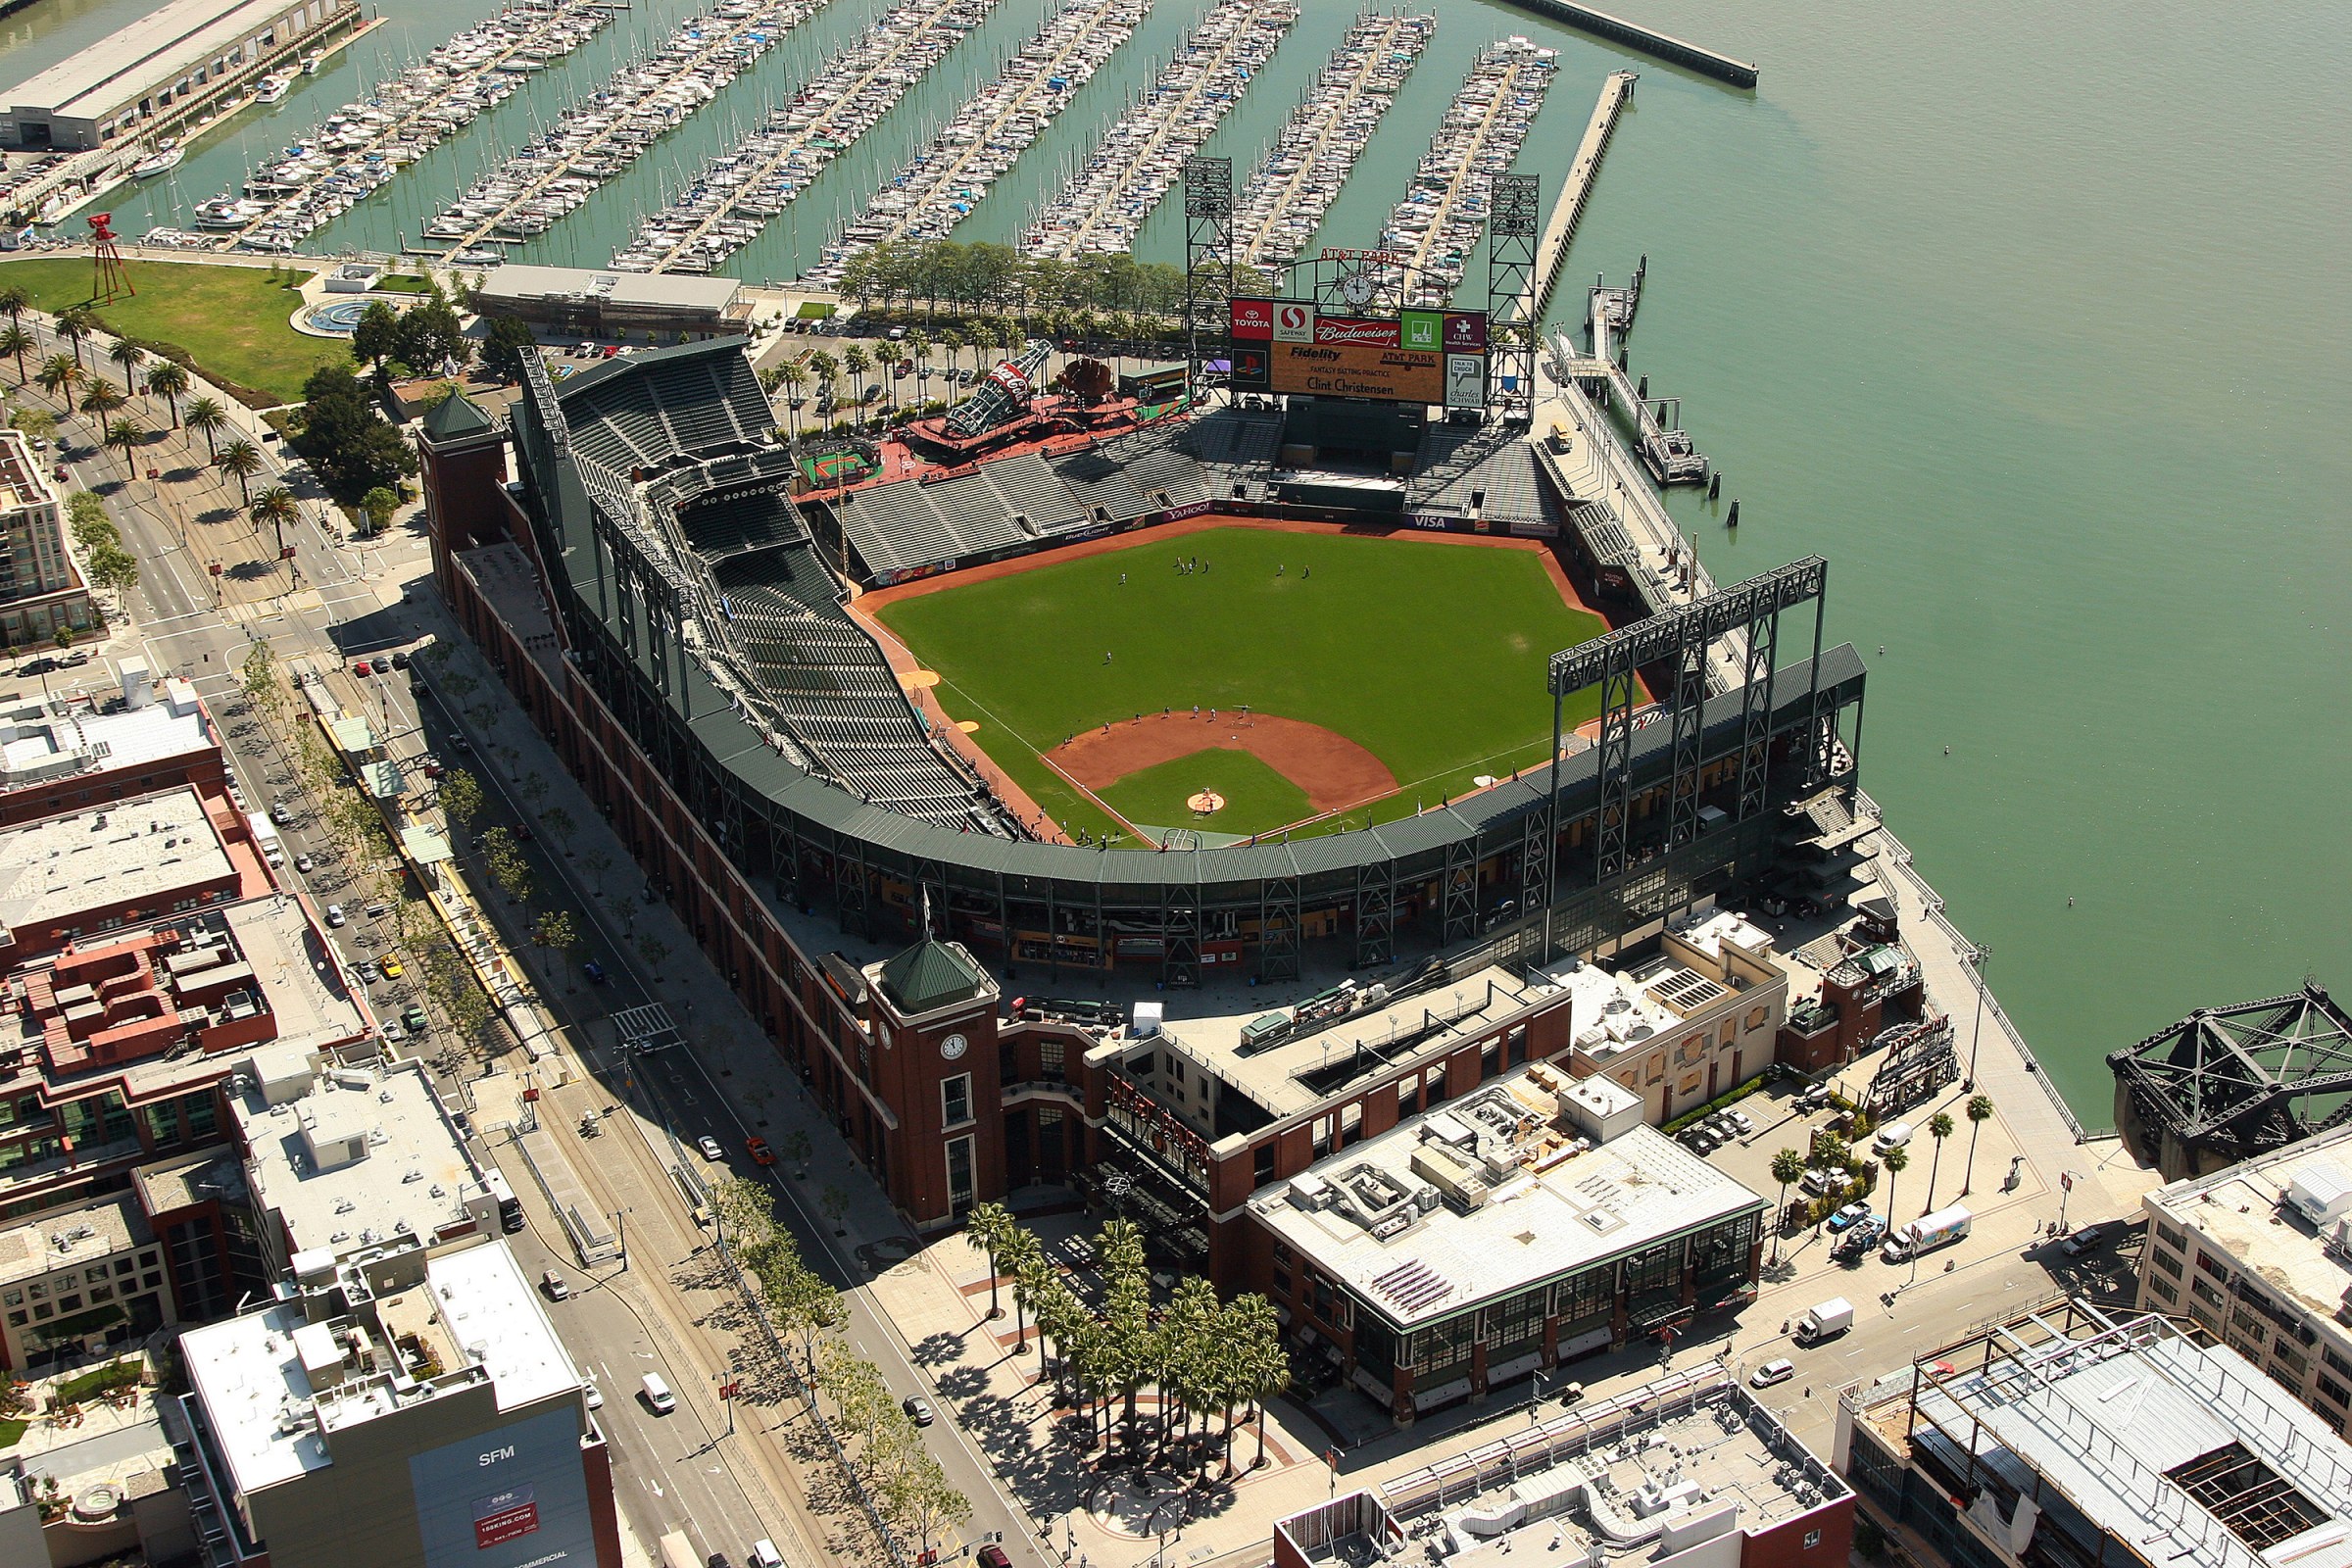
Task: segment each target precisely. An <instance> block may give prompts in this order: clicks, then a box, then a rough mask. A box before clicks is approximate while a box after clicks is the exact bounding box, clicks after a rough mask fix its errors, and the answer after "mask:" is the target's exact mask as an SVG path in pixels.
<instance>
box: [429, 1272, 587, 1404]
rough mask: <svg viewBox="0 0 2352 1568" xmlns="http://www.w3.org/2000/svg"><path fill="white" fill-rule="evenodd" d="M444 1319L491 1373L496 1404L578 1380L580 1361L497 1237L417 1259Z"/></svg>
mask: <svg viewBox="0 0 2352 1568" xmlns="http://www.w3.org/2000/svg"><path fill="white" fill-rule="evenodd" d="M424 1279H425V1285H426V1287H427V1288H428V1289H430V1290H431V1291H432V1293H433V1296H434V1298H435V1299H438V1300H439V1301H440V1302H441V1307H440V1312H441V1319H442V1322H443V1324H444V1325H445V1326H446V1327H447V1328H448V1329H449V1331H450V1336H451V1338H452V1339H453V1340H455V1341H456V1343H457V1345H458V1347H459V1348H460V1349H462V1350H463V1351H465V1353H466V1357H467V1358H468V1360H469V1361H470V1362H471V1363H472V1364H473V1365H475V1366H478V1367H480V1368H481V1369H482V1370H483V1371H485V1372H487V1373H489V1374H490V1381H491V1384H492V1386H493V1387H494V1388H496V1389H497V1391H498V1407H499V1409H500V1410H502V1411H505V1410H513V1409H515V1408H517V1407H519V1406H521V1405H525V1404H531V1403H534V1402H536V1401H537V1400H540V1399H546V1398H552V1397H555V1396H557V1395H559V1394H565V1393H568V1392H570V1391H571V1390H574V1389H577V1388H578V1387H579V1386H580V1373H579V1368H577V1367H575V1366H573V1365H572V1361H571V1356H570V1354H569V1353H568V1352H566V1351H565V1350H564V1342H563V1340H562V1339H561V1338H559V1337H558V1336H557V1334H556V1326H555V1324H554V1323H552V1322H551V1321H549V1319H548V1315H547V1307H546V1305H545V1304H544V1303H543V1302H542V1301H541V1300H540V1299H539V1293H538V1291H537V1290H536V1289H535V1288H534V1287H533V1286H532V1284H531V1282H530V1280H529V1279H527V1278H526V1277H525V1276H524V1274H523V1272H522V1265H521V1264H520V1263H519V1262H517V1261H516V1260H515V1252H514V1250H513V1249H512V1248H510V1247H509V1246H508V1245H507V1244H506V1243H505V1242H504V1241H503V1240H502V1241H495V1242H490V1243H487V1244H485V1245H483V1246H480V1247H467V1248H462V1249H460V1250H457V1251H454V1252H443V1253H441V1254H439V1255H438V1256H436V1257H434V1258H432V1259H430V1260H429V1261H428V1262H426V1264H425V1265H424Z"/></svg>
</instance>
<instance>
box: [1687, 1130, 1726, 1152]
mask: <svg viewBox="0 0 2352 1568" xmlns="http://www.w3.org/2000/svg"><path fill="white" fill-rule="evenodd" d="M1682 1140H1683V1142H1684V1143H1685V1144H1686V1145H1688V1146H1689V1147H1690V1149H1691V1152H1692V1153H1695V1154H1711V1153H1713V1152H1715V1148H1716V1145H1717V1144H1719V1143H1720V1142H1721V1140H1720V1139H1718V1138H1717V1137H1716V1136H1715V1135H1714V1134H1713V1133H1711V1132H1709V1131H1707V1130H1706V1128H1704V1127H1686V1128H1684V1129H1683V1131H1682Z"/></svg>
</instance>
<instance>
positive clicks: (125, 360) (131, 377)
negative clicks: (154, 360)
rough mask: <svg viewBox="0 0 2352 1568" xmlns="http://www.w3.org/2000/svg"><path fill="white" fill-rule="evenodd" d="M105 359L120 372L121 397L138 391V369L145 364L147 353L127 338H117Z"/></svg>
mask: <svg viewBox="0 0 2352 1568" xmlns="http://www.w3.org/2000/svg"><path fill="white" fill-rule="evenodd" d="M106 357H107V358H108V359H110V360H112V361H114V362H115V368H116V369H118V370H120V371H122V372H123V395H124V396H126V397H127V396H129V395H130V394H132V393H135V392H136V391H138V389H139V388H138V378H139V367H140V366H142V365H145V364H146V363H147V351H146V350H145V349H143V348H141V347H139V346H138V344H136V343H134V342H132V341H131V340H130V339H129V338H126V337H119V338H117V339H115V341H114V342H113V344H112V345H110V346H109V347H108V349H107V351H106Z"/></svg>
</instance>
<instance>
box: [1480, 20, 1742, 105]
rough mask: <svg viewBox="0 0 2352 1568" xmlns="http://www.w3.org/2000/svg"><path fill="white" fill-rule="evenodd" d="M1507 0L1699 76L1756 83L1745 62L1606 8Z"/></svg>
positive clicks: (1734, 84) (1731, 81)
mask: <svg viewBox="0 0 2352 1568" xmlns="http://www.w3.org/2000/svg"><path fill="white" fill-rule="evenodd" d="M1507 3H1509V4H1511V5H1515V6H1517V7H1518V8H1519V9H1520V10H1522V11H1529V12H1533V13H1534V14H1535V15H1537V16H1539V17H1542V18H1544V19H1545V20H1546V21H1549V22H1557V23H1560V24H1562V25H1566V26H1570V27H1574V28H1576V29H1577V31H1579V32H1589V33H1591V34H1592V35H1593V37H1595V38H1605V39H1607V40H1608V41H1609V42H1610V43H1614V44H1623V45H1624V46H1625V47H1627V48H1629V49H1637V50H1640V51H1641V52H1642V54H1645V55H1649V56H1652V57H1654V58H1656V59H1659V60H1663V61H1665V62H1666V63H1667V64H1669V65H1676V66H1681V67H1682V68H1683V69H1685V70H1686V71H1695V72H1697V73H1699V74H1700V75H1702V76H1712V77H1714V78H1715V79H1716V80H1717V81H1721V82H1728V83H1730V84H1731V85H1732V86H1734V87H1753V86H1754V85H1755V84H1756V68H1755V66H1754V65H1753V64H1752V63H1750V62H1748V61H1745V60H1734V59H1733V58H1732V57H1731V56H1729V55H1719V54H1717V53H1716V52H1715V51H1714V50H1712V49H1706V48H1701V47H1700V46H1699V45H1697V44H1694V43H1691V42H1689V41H1687V40H1685V39H1682V38H1677V37H1676V36H1675V35H1674V34H1673V33H1671V32H1660V31H1658V29H1657V28H1655V27H1644V26H1643V25H1642V24H1640V23H1639V22H1628V21H1626V20H1625V18H1623V17H1613V16H1611V15H1609V13H1607V12H1606V11H1595V10H1593V8H1592V7H1591V6H1587V5H1578V4H1576V3H1575V0H1507Z"/></svg>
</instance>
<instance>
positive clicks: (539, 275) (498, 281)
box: [475, 262, 743, 311]
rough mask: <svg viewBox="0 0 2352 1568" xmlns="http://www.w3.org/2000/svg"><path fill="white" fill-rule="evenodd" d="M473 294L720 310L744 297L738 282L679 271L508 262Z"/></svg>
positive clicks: (486, 279) (489, 297) (498, 268)
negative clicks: (531, 265) (610, 268)
mask: <svg viewBox="0 0 2352 1568" xmlns="http://www.w3.org/2000/svg"><path fill="white" fill-rule="evenodd" d="M475 292H476V293H477V294H479V295H480V296H481V297H482V298H484V299H493V300H518V301H519V300H545V299H582V300H586V299H601V300H603V301H604V302H605V303H607V304H610V305H665V306H668V307H670V308H672V309H685V310H704V311H721V310H724V309H726V308H727V307H728V306H729V305H732V304H733V303H734V302H735V298H736V296H737V295H739V294H741V293H742V292H743V279H741V278H739V277H696V276H693V275H692V274H690V273H684V272H617V271H612V270H602V271H600V270H597V269H595V268H591V267H527V266H523V265H521V264H520V263H515V262H509V263H507V264H506V265H505V266H503V267H494V268H492V269H491V270H490V273H489V275H488V276H486V277H484V278H483V279H482V284H481V287H480V288H479V289H477V290H476V291H475Z"/></svg>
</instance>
